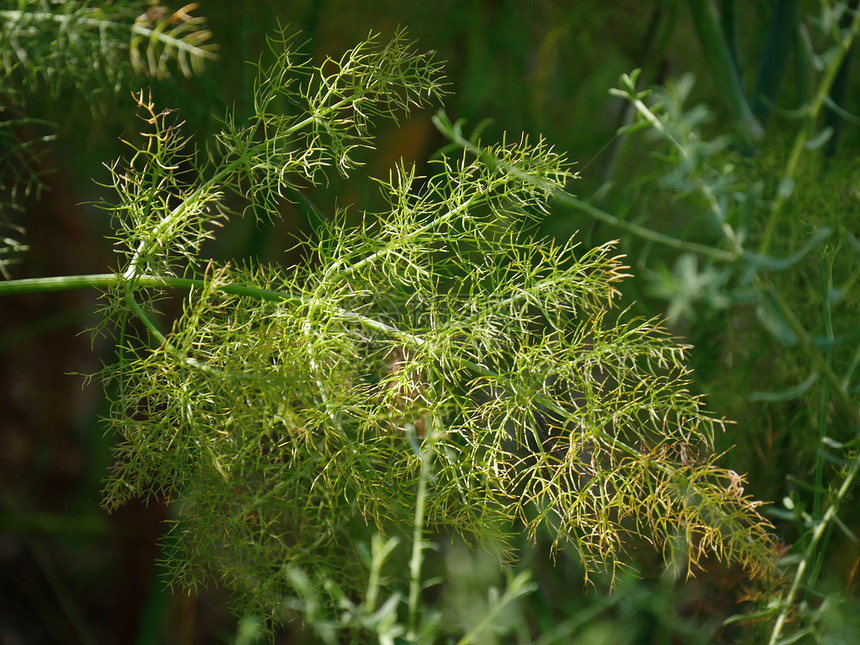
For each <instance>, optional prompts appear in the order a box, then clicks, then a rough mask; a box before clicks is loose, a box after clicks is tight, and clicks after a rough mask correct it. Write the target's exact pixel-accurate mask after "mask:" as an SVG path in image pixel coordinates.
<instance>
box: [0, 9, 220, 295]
mask: <svg viewBox="0 0 860 645" xmlns="http://www.w3.org/2000/svg"><path fill="white" fill-rule="evenodd" d="M196 7H197V5H196V4H194V3H192V4H188V5H186V6H184V7H182V8H181V9H179V10H177V11H175V12H172V11H169V10H168V9H167V8H166V7H164V6H163V5H161V4H159V3H158V2H146V1H143V0H134V1H124V2H112V3H94V2H89V1H68V2H50V1H49V0H19V1H17V2H0V206H5V207H6V209H7V212H6V213H3V214H2V216H0V273H2V275H3V276H4V277H6V278H8V277H10V276H9V266H10V265H12V264H14V263H17V262H19V261H20V256H21V254H22V253H24V252H25V251H26V250H27V245H26V243H25V242H24V241H23V239H24V236H25V229H24V227H23V226H21V225H20V224H19V223H18V222H17V221H15V220H14V219H13V218H12V217H11V216H10V214H9V213H8V210H9V209H13V210H20V209H22V204H23V201H24V199H26V198H28V197H30V196H31V195H35V194H38V193H39V192H40V191H41V189H42V188H43V186H44V184H43V181H42V175H43V174H44V172H45V170H44V168H43V167H42V164H40V163H39V157H40V156H41V155H42V154H44V152H45V151H46V149H47V148H46V147H45V146H44V143H45V142H46V141H48V140H50V139H52V138H53V136H52V135H45V134H44V133H43V131H44V130H45V129H47V128H49V127H50V125H51V124H49V123H46V122H43V121H41V120H38V119H33V118H29V117H27V116H24V113H25V112H26V103H27V98H28V97H30V96H32V95H34V94H37V93H38V91H39V90H40V89H41V88H46V89H47V90H48V91H49V92H51V93H53V94H59V93H60V92H61V91H62V90H65V89H67V88H70V87H75V88H77V90H79V91H80V92H81V93H83V94H85V95H86V96H87V99H88V102H89V105H90V106H91V107H92V108H93V109H95V108H96V106H98V105H99V102H98V101H96V100H94V99H95V98H96V97H98V96H100V95H116V94H117V93H118V92H119V91H120V89H122V88H123V87H126V86H128V84H129V81H130V80H131V79H132V78H133V77H134V76H135V75H136V74H139V73H144V74H148V75H149V76H153V77H159V78H161V77H163V76H165V75H166V74H167V73H168V71H169V68H170V67H171V65H172V64H173V63H174V62H175V64H176V65H177V66H178V68H179V70H180V71H181V72H182V74H183V75H185V76H189V75H190V74H191V73H192V72H199V71H200V70H201V68H202V65H203V63H204V61H205V60H206V59H211V58H214V50H215V46H214V45H213V44H211V43H210V42H209V40H210V38H211V33H210V32H209V31H208V30H207V29H206V27H205V21H204V20H203V19H202V18H199V17H194V16H192V15H191V14H190V12H192V11H193V10H194V9H195V8H196Z"/></svg>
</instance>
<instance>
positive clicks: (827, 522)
mask: <svg viewBox="0 0 860 645" xmlns="http://www.w3.org/2000/svg"><path fill="white" fill-rule="evenodd" d="M858 470H860V457H855V458H854V459H853V460H852V462H851V466H850V467H849V468H848V472H847V473H846V474H845V478H844V479H843V480H842V484H841V485H840V486H839V490H838V491H837V493H836V496H835V497H834V499H833V501H832V502H831V504H830V506H829V507H828V508H827V510H826V511H825V512H824V516H823V517H822V518H821V519H820V520H819V521H818V522H816V523H815V527H814V528H813V529H812V537H811V538H810V540H809V543H808V544H807V545H806V550H805V551H804V553H803V557H802V558H801V560H800V562H799V563H798V565H797V570H796V571H795V573H794V580H793V581H792V583H791V588H790V589H789V591H788V594H787V595H786V597H785V598H784V599H783V600H782V603H781V604H782V611H781V612H780V613H779V616H778V617H777V619H776V623H774V626H773V631H772V632H771V635H770V640H768V645H777V643H778V642H779V637H780V636H781V635H782V630H783V627H784V626H785V621H786V619H787V618H788V614H789V612H791V609H792V607H793V605H794V599H795V598H796V597H797V592H798V590H799V589H800V586H801V584H802V583H803V581H804V579H805V576H806V570H807V569H808V568H809V566H810V562H812V561H813V560H814V559H815V554H816V553H817V551H818V543H819V542H820V541H821V539H822V538H823V537H824V535H825V533H826V532H827V531H829V529H830V526H831V523H832V522H835V521H838V518H837V516H836V514H837V513H838V512H839V507H840V505H841V504H842V502H844V501H845V499H846V497H848V494H849V492H850V491H851V488H852V485H853V483H854V478H855V477H856V476H857V472H858Z"/></svg>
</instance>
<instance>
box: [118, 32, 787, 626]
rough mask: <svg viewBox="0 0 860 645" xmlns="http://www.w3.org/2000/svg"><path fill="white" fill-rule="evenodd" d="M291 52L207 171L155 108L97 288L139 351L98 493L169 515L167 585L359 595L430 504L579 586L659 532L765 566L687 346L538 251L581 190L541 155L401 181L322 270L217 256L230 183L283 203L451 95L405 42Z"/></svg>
mask: <svg viewBox="0 0 860 645" xmlns="http://www.w3.org/2000/svg"><path fill="white" fill-rule="evenodd" d="M290 44H291V41H290V40H289V39H277V40H275V41H273V45H272V47H273V51H274V53H275V54H276V61H275V63H274V64H273V65H272V67H270V68H267V69H265V71H263V72H262V73H261V74H260V75H259V78H258V81H257V84H256V89H255V105H256V107H257V112H256V114H254V115H253V116H252V117H251V118H250V122H249V123H248V124H247V125H244V126H241V125H237V124H235V123H233V121H232V120H231V119H230V118H227V119H226V120H225V125H224V131H223V133H222V134H221V136H220V137H219V138H218V146H217V149H216V150H212V151H210V154H209V160H208V161H206V162H204V163H202V164H198V165H197V166H196V171H195V172H190V173H189V172H183V171H182V170H183V169H184V168H185V166H186V165H189V164H195V163H196V158H197V155H196V154H195V151H194V149H193V148H192V145H191V143H190V141H189V140H188V139H186V138H184V137H183V135H182V134H181V131H180V124H178V123H176V121H175V119H174V117H173V116H172V115H171V113H170V112H169V111H161V112H159V111H157V110H156V108H155V107H154V103H153V102H152V101H151V99H150V98H149V97H146V96H145V95H144V94H142V93H141V94H140V95H138V97H137V98H138V102H139V104H140V107H141V109H142V116H143V118H144V121H145V122H146V124H147V127H146V129H145V131H144V133H143V137H144V138H143V144H142V145H140V146H137V147H135V149H134V155H133V156H132V158H131V159H130V160H129V161H128V162H125V163H118V164H116V165H115V166H114V167H113V168H112V175H113V184H114V186H115V188H116V190H117V194H118V201H117V202H116V203H115V204H110V205H106V207H108V208H109V209H110V211H111V212H112V214H113V216H114V218H115V219H116V222H117V231H118V232H117V244H118V250H119V252H120V254H121V255H122V256H123V257H124V258H125V260H124V262H125V264H124V266H123V267H122V268H121V270H120V271H119V272H118V273H117V274H116V275H115V276H112V277H108V278H107V279H105V280H104V284H110V285H111V288H110V289H109V292H108V303H109V304H108V306H107V308H106V310H107V312H108V314H109V316H108V318H109V320H111V321H113V322H114V323H115V324H116V329H117V330H118V335H119V342H120V346H121V353H120V356H119V361H118V363H117V364H115V365H111V366H109V367H107V368H105V370H104V372H103V374H102V376H103V378H105V379H106V380H107V381H108V382H110V383H112V388H111V390H112V391H114V392H116V395H115V398H114V400H113V402H112V411H111V415H110V419H109V421H110V426H111V429H112V431H113V432H115V433H116V434H117V435H118V436H119V438H120V442H119V444H118V445H117V447H116V449H115V457H116V465H115V467H114V470H113V472H112V474H111V476H110V477H109V479H108V481H107V483H106V486H105V491H104V504H105V506H106V507H107V508H108V509H114V508H116V507H117V506H119V505H121V504H122V503H124V502H125V501H127V500H129V499H131V498H136V497H149V496H159V497H167V498H168V499H171V500H173V501H174V502H175V503H176V504H177V507H178V509H179V517H178V520H177V522H176V524H175V525H174V528H173V531H174V535H175V537H176V544H177V547H176V550H175V552H174V553H173V554H172V557H171V560H170V562H169V565H170V570H171V572H172V574H173V576H174V579H175V580H176V581H177V582H180V583H182V584H190V585H194V584H196V583H198V582H201V580H202V578H201V576H203V577H204V578H205V577H208V576H209V575H214V576H216V577H218V578H220V579H222V580H224V581H225V582H226V583H227V584H228V585H229V586H230V587H232V588H234V589H236V590H237V591H238V592H239V595H240V596H244V597H245V600H246V601H248V602H250V604H252V605H253V606H254V607H256V609H257V611H262V612H263V613H265V614H266V615H270V616H278V615H279V611H280V609H279V607H280V608H281V609H282V608H283V607H282V603H283V599H284V597H285V594H286V589H287V588H288V587H289V584H290V582H289V576H287V575H286V573H285V569H284V566H285V565H290V566H297V567H300V568H301V569H302V570H306V571H316V572H318V573H323V574H326V573H327V574H328V576H329V578H330V579H334V580H337V581H338V582H340V583H341V584H345V585H347V586H351V585H354V584H357V577H358V576H359V575H360V574H361V572H359V571H352V570H350V566H349V562H350V557H351V556H350V551H351V548H352V546H353V545H354V543H355V540H356V536H357V535H361V534H363V533H366V532H367V531H368V530H369V531H370V532H372V531H374V530H379V531H381V532H383V533H403V532H408V530H409V528H410V527H412V526H413V525H414V524H415V522H416V519H415V518H416V504H417V505H418V507H419V508H420V509H421V511H422V514H421V516H420V517H419V521H418V524H417V525H416V526H417V530H418V531H419V533H418V535H419V536H420V535H421V533H422V532H424V531H439V532H449V531H450V532H454V533H457V534H460V535H462V536H464V537H465V538H466V539H467V540H470V541H474V540H477V541H481V542H486V543H491V544H496V545H497V546H498V547H500V548H502V549H504V548H505V544H506V542H507V538H508V537H509V536H510V535H511V534H512V532H516V531H522V530H523V528H524V529H525V530H526V532H527V533H528V534H529V535H531V536H535V535H536V534H537V532H538V531H539V530H544V529H546V530H549V531H550V532H551V534H552V535H553V536H554V540H555V543H556V545H557V546H562V545H565V544H568V543H570V544H573V545H574V547H575V548H576V549H577V550H578V552H579V553H580V555H581V557H582V560H583V562H584V564H585V567H586V571H589V570H591V571H593V570H595V569H602V568H605V567H609V568H610V569H611V570H614V569H615V568H616V567H619V566H623V565H624V563H625V559H624V550H625V545H626V544H627V543H628V538H629V537H631V536H644V537H646V538H647V539H648V540H650V541H652V542H653V543H654V544H655V546H657V547H658V548H660V549H663V550H664V552H665V555H666V558H667V560H668V561H670V562H672V563H674V564H677V565H679V566H681V567H683V568H685V569H686V570H690V571H691V570H694V569H695V568H696V567H698V566H700V565H701V564H702V560H703V559H704V558H708V557H716V558H718V559H726V560H730V561H738V562H740V563H741V564H743V565H744V566H745V567H746V568H747V569H748V570H749V571H750V572H751V573H752V574H754V575H757V574H762V573H764V572H765V571H766V570H767V569H768V567H769V566H770V563H771V561H772V555H773V550H772V538H771V536H770V533H769V523H768V522H767V521H766V520H764V519H763V518H762V517H761V516H760V514H759V512H758V510H757V503H756V502H754V501H751V500H750V499H749V498H748V497H747V496H745V495H744V491H743V486H742V480H741V478H740V476H738V475H737V474H736V473H734V472H732V471H728V470H724V469H721V468H719V467H718V466H717V465H716V464H715V458H714V456H713V455H711V454H710V449H711V446H712V440H713V433H714V431H715V429H716V428H719V427H721V425H722V422H721V421H720V420H719V419H715V418H712V417H710V416H708V415H707V414H706V413H704V412H703V411H702V407H701V402H700V401H699V399H698V398H697V397H696V396H694V395H693V394H691V393H690V392H689V390H688V380H689V375H688V373H687V370H686V368H685V366H684V353H685V348H684V347H683V346H680V345H678V344H677V343H676V342H674V341H673V340H672V339H670V338H668V337H667V336H666V334H665V333H664V332H663V331H662V330H661V329H660V327H659V325H658V324H656V323H655V322H654V321H637V320H628V319H627V318H626V317H625V315H624V313H623V312H620V313H619V312H617V311H614V310H613V302H614V300H615V298H616V296H617V295H618V283H619V282H620V281H621V280H622V279H623V278H624V277H625V276H626V273H625V271H626V268H625V267H624V265H623V263H622V261H621V258H620V257H618V256H617V255H616V254H615V253H614V252H613V250H612V245H611V244H609V245H604V246H600V247H597V248H594V249H589V250H581V249H579V248H578V247H577V246H576V245H575V244H570V243H568V244H556V243H554V242H552V241H550V240H545V239H539V238H536V237H535V234H534V232H533V230H534V227H533V223H534V222H535V221H537V220H539V219H540V218H541V217H542V216H543V215H544V213H545V212H546V210H547V201H548V199H549V198H551V196H552V195H553V194H554V191H556V190H558V189H560V188H562V187H564V186H565V185H566V184H567V183H568V182H569V181H570V180H571V179H573V178H574V177H575V175H574V174H573V173H572V172H571V170H570V169H569V167H568V165H567V164H566V162H565V160H564V159H563V158H562V157H561V156H560V155H558V154H556V153H555V152H554V151H553V150H552V149H551V148H550V147H548V146H547V145H546V143H545V142H544V141H543V140H538V141H537V142H535V143H532V142H530V141H528V140H527V139H525V138H523V139H521V140H519V141H517V142H515V143H511V142H508V141H502V142H501V143H500V144H497V145H493V146H489V147H482V148H481V149H482V150H483V152H484V154H485V155H487V156H491V157H493V158H494V159H497V160H498V163H496V164H495V165H493V166H490V165H487V164H485V163H483V162H482V161H481V160H480V159H470V157H469V156H468V155H465V156H456V157H443V158H442V159H441V160H439V161H438V162H437V164H436V167H435V170H436V171H435V174H433V176H431V177H429V178H422V177H419V176H417V175H416V172H415V170H414V169H413V168H407V167H404V166H399V167H397V168H396V169H394V170H392V172H391V176H390V177H389V178H388V180H385V181H380V182H379V184H380V188H381V190H382V193H383V195H384V196H385V198H386V200H387V203H388V205H389V207H388V209H387V210H386V211H385V212H383V213H378V214H365V215H364V217H363V219H362V222H361V224H359V225H358V226H355V227H348V226H347V225H346V224H345V223H344V222H343V221H342V218H340V219H338V220H337V221H335V222H333V223H331V224H330V225H328V226H326V227H325V228H324V230H322V231H320V234H319V236H318V238H317V239H315V240H308V241H305V242H301V243H300V246H301V248H302V249H303V251H304V256H305V257H307V258H308V261H307V264H306V265H304V266H297V267H291V268H289V269H284V268H281V267H273V266H257V267H231V266H229V265H226V266H216V265H215V264H214V263H211V262H210V263H209V264H207V265H206V266H205V268H204V267H203V266H202V262H201V261H200V257H199V254H200V245H201V243H202V241H203V240H205V239H206V238H207V237H209V236H211V235H213V234H214V233H215V231H216V229H217V226H218V224H219V222H220V221H221V220H222V219H223V218H225V217H226V216H227V215H228V213H227V208H226V206H225V205H224V204H225V196H226V195H227V194H228V193H237V192H238V193H240V194H241V195H242V196H243V197H244V198H245V199H246V201H247V203H249V204H255V205H257V206H258V207H262V208H263V209H264V212H265V213H266V214H267V215H269V216H275V214H276V213H275V212H274V210H275V207H276V205H277V203H278V199H280V198H281V197H282V196H283V194H284V193H285V192H287V191H289V190H290V189H295V188H298V187H300V186H302V185H307V184H309V183H314V182H319V181H323V180H324V178H325V174H324V173H325V171H326V170H327V169H330V168H334V169H336V170H338V171H339V172H341V173H346V172H348V171H349V170H350V169H351V168H353V167H354V165H355V160H354V158H353V157H352V156H351V154H352V151H353V150H354V149H355V148H357V147H369V146H371V145H372V140H371V137H370V131H369V126H370V122H371V119H372V118H373V117H391V118H396V117H397V116H398V115H400V114H403V113H405V112H407V111H408V110H410V109H412V108H416V107H420V106H422V105H424V104H426V102H428V101H430V100H435V99H438V98H439V96H440V95H441V93H442V89H443V85H442V83H441V77H440V75H439V70H438V67H437V66H436V65H435V64H433V63H432V56H431V54H416V53H414V52H413V51H412V49H411V47H410V45H409V43H408V42H407V41H406V40H405V38H404V36H403V34H398V35H397V36H396V37H395V39H394V40H393V41H392V42H390V43H388V44H386V45H380V44H378V43H377V42H376V41H375V40H374V39H373V38H369V39H368V40H367V41H366V42H364V43H362V44H361V45H359V46H358V47H356V48H355V49H353V50H351V51H350V52H347V54H345V55H344V56H343V57H342V58H341V59H340V60H338V61H333V60H327V61H326V62H325V63H323V64H322V65H320V66H316V67H315V66H313V65H312V64H311V62H310V61H309V60H308V59H307V58H304V57H302V56H300V55H299V54H297V53H296V52H294V51H293V50H292V49H291V48H290ZM276 105H277V107H278V111H277V112H275V111H274V107H275V106H276ZM440 118H442V117H441V116H440ZM287 194H289V193H288V192H287ZM175 287H184V288H187V289H188V297H187V299H186V300H185V303H184V310H183V313H182V315H181V316H180V317H179V318H178V319H177V320H176V321H175V322H174V323H173V324H172V327H171V329H170V331H169V332H167V333H163V332H162V331H161V330H159V329H158V326H157V325H156V324H155V322H153V319H152V315H151V313H150V309H151V308H152V307H153V306H154V303H155V302H156V301H157V300H158V299H160V298H162V297H164V296H165V295H166V292H167V290H168V289H171V288H175ZM134 318H137V319H139V320H140V321H142V322H143V324H144V328H143V329H142V330H141V331H140V333H138V334H135V333H134V332H133V331H132V329H134V327H130V326H129V325H128V323H129V322H130V320H131V319H134ZM422 472H426V478H427V479H426V481H425V482H424V483H423V484H422ZM416 495H418V498H416ZM425 511H426V512H425ZM368 525H369V526H370V527H372V528H371V529H367V528H364V527H367V526H368Z"/></svg>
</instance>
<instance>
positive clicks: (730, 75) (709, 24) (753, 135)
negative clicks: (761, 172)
mask: <svg viewBox="0 0 860 645" xmlns="http://www.w3.org/2000/svg"><path fill="white" fill-rule="evenodd" d="M687 4H688V5H689V7H690V14H691V15H692V17H693V24H694V25H695V27H696V33H697V34H698V35H699V40H700V42H701V43H702V49H704V53H705V60H706V61H707V63H708V66H709V67H710V70H711V74H713V77H714V83H715V85H716V87H717V88H718V90H719V91H721V92H722V98H723V102H724V103H725V105H726V108H727V109H728V110H729V118H731V120H732V122H733V123H734V125H735V130H736V131H737V133H738V134H739V135H740V136H741V138H742V139H744V140H747V141H752V140H755V139H758V138H760V137H761V135H762V129H761V125H759V122H758V121H757V120H756V118H755V116H753V113H752V111H751V110H750V107H749V104H748V103H747V100H746V97H745V96H744V93H743V88H741V83H740V79H739V78H738V75H737V71H736V69H735V66H734V63H733V62H732V56H731V52H730V51H729V48H728V45H727V44H726V40H725V38H724V37H723V32H722V29H720V25H719V20H718V19H717V15H716V13H715V11H714V7H713V5H712V4H711V0H687Z"/></svg>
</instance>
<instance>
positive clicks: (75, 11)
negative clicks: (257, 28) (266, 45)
mask: <svg viewBox="0 0 860 645" xmlns="http://www.w3.org/2000/svg"><path fill="white" fill-rule="evenodd" d="M4 4H5V5H7V6H5V7H3V8H0V36H1V37H0V75H2V76H3V77H4V78H6V79H7V80H8V79H16V83H15V84H14V87H21V86H24V85H26V86H27V87H28V88H29V89H30V91H32V89H33V88H34V87H37V86H39V85H40V84H45V85H47V87H48V88H49V89H50V90H52V91H58V90H60V89H61V88H63V87H65V86H67V85H69V84H71V85H74V86H76V87H79V88H80V89H81V90H82V91H88V92H94V91H95V92H98V91H104V90H107V91H110V92H113V93H116V91H117V90H118V89H119V88H120V87H123V86H124V85H126V80H127V78H128V77H129V76H131V75H132V74H133V73H135V72H144V73H146V74H148V75H150V76H154V77H159V78H161V77H163V76H165V74H166V73H167V72H168V69H169V65H170V63H171V62H172V61H175V63H176V64H177V65H178V67H179V69H180V71H181V72H182V74H183V75H185V76H190V75H191V74H192V73H194V72H199V71H200V69H201V67H202V65H203V64H204V62H205V61H206V60H207V59H212V58H214V57H215V49H216V47H215V45H214V44H212V43H211V42H210V40H211V38H212V34H211V32H210V31H209V30H208V29H206V26H205V21H204V20H203V19H202V18H199V17H195V16H192V15H191V12H192V11H194V9H196V8H197V3H190V4H187V5H185V6H184V7H182V8H180V9H179V10H177V11H170V10H168V9H167V8H166V7H165V6H163V5H161V4H160V3H158V2H155V3H152V2H141V1H137V0H135V1H123V2H116V3H110V4H109V5H108V4H104V5H103V6H92V3H91V2H81V1H78V0H70V1H68V2H62V3H56V2H49V1H48V0H35V1H30V2H8V3H4ZM10 5H11V6H10ZM10 89H11V87H10V86H9V84H4V87H3V95H4V97H5V99H6V100H9V99H10V98H14V97H11V96H10V94H9V90H10Z"/></svg>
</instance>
